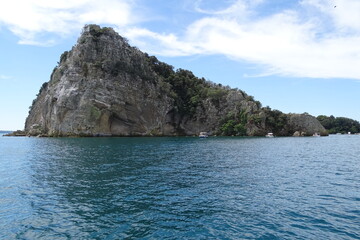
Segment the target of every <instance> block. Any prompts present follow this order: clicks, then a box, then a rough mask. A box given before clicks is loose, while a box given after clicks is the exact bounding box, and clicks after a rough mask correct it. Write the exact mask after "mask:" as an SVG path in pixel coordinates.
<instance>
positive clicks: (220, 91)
mask: <svg viewBox="0 0 360 240" xmlns="http://www.w3.org/2000/svg"><path fill="white" fill-rule="evenodd" d="M270 113H272V111H271V110H269V109H266V110H265V109H263V108H261V104H260V103H259V102H258V101H255V100H254V99H253V98H252V97H251V96H248V95H247V94H246V93H244V92H243V91H240V90H237V89H230V88H229V87H223V86H220V85H218V84H214V83H211V82H207V81H205V79H200V78H197V77H195V76H194V75H193V74H192V73H191V72H190V71H187V70H183V69H179V70H177V71H174V70H173V67H172V66H170V65H167V64H166V63H162V62H160V61H158V60H157V59H156V58H155V57H151V56H148V55H147V54H146V53H143V52H141V51H140V50H138V49H137V48H134V47H131V46H130V45H129V44H128V43H127V40H126V39H124V38H123V37H121V36H120V35H118V34H117V33H116V32H115V31H114V30H113V29H111V28H100V27H99V26H97V25H87V26H85V28H84V30H83V32H82V34H81V36H80V38H79V39H78V42H77V44H76V45H75V46H74V47H73V48H72V50H71V51H69V52H65V53H63V54H62V56H61V58H60V62H59V65H58V66H57V67H56V68H55V69H54V71H53V73H52V75H51V78H50V81H49V82H48V83H44V84H43V86H42V87H41V89H40V92H39V94H38V96H37V98H36V99H35V100H34V102H33V105H32V106H31V109H30V111H29V116H28V117H27V119H26V123H25V131H26V133H27V134H28V135H45V136H146V135H148V136H173V135H197V134H198V133H199V132H202V131H207V132H210V133H212V134H223V135H250V136H254V135H265V134H266V132H269V131H273V132H275V133H276V132H278V133H279V135H292V134H293V133H294V132H295V131H299V130H300V131H303V132H309V134H310V133H311V132H321V131H325V129H323V128H322V126H321V124H320V125H319V124H318V121H317V120H316V119H315V118H309V117H299V116H301V115H299V116H290V115H286V116H287V117H283V116H282V115H281V116H280V115H276V116H280V117H281V118H282V121H283V125H282V126H283V127H284V129H285V128H286V131H283V130H281V129H280V130H277V129H275V128H276V127H275V125H274V123H273V122H271V121H275V120H277V117H276V116H275V117H274V116H272V117H270V115H271V114H270ZM269 119H272V120H271V121H270V122H269ZM273 125H274V126H273ZM276 126H277V127H279V125H276Z"/></svg>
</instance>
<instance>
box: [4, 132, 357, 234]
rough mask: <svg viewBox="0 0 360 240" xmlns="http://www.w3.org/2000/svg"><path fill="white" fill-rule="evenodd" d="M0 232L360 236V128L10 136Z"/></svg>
mask: <svg viewBox="0 0 360 240" xmlns="http://www.w3.org/2000/svg"><path fill="white" fill-rule="evenodd" d="M0 239H360V136H330V137H323V138H316V137H308V138H273V139H267V138H220V137H219V138H208V139H198V138H26V137H23V138H12V137H8V138H5V137H0Z"/></svg>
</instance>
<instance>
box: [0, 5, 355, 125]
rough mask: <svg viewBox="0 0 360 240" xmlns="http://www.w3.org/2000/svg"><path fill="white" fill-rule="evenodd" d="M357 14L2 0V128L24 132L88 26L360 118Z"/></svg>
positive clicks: (272, 98)
mask: <svg viewBox="0 0 360 240" xmlns="http://www.w3.org/2000/svg"><path fill="white" fill-rule="evenodd" d="M19 6H21V8H20V7H19ZM335 6H336V7H335ZM359 12H360V1H358V0H302V1H296V0H292V1H289V0H224V1H218V0H206V1H205V0H152V1H149V0H102V1H98V0H62V1H60V0H51V1H50V0H11V1H6V0H2V1H1V8H0V89H1V91H0V112H1V117H0V129H3V130H4V129H8V130H16V129H23V127H24V121H25V118H26V116H27V113H28V108H29V106H30V105H31V102H32V100H33V99H34V98H35V96H36V94H37V93H38V91H39V89H40V87H41V85H42V83H44V82H46V81H48V80H49V78H50V74H51V72H52V70H53V68H54V67H55V66H56V65H57V62H58V60H59V57H60V55H61V53H62V52H64V51H67V50H70V49H71V47H72V46H73V45H74V44H75V43H76V40H77V38H78V37H79V35H80V33H81V29H82V27H83V26H84V25H85V24H89V23H95V24H99V25H101V26H110V27H113V28H114V29H115V30H116V31H117V32H118V33H119V34H120V35H122V36H124V37H126V38H128V39H129V42H130V44H132V45H134V46H137V47H138V48H139V49H141V50H143V51H145V52H148V53H149V54H151V55H155V56H157V57H158V58H159V59H160V60H162V61H165V62H167V63H169V64H171V65H173V66H174V67H175V68H184V69H188V70H191V71H193V72H194V73H195V74H196V75H197V76H198V77H204V78H206V79H208V80H211V81H213V82H216V83H221V84H223V85H229V86H231V87H237V88H239V89H242V90H244V91H245V92H247V93H248V94H250V95H253V96H254V97H255V99H257V100H259V101H261V102H262V104H263V106H270V107H271V108H273V109H279V110H281V111H283V112H286V113H288V112H294V113H303V112H308V113H310V114H312V115H315V116H317V115H320V114H325V115H334V116H344V117H349V118H353V119H356V120H360V111H359V105H360V94H359V93H360V14H359Z"/></svg>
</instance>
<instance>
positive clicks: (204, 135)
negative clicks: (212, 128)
mask: <svg viewBox="0 0 360 240" xmlns="http://www.w3.org/2000/svg"><path fill="white" fill-rule="evenodd" d="M207 137H209V135H208V133H207V132H200V134H199V138H207Z"/></svg>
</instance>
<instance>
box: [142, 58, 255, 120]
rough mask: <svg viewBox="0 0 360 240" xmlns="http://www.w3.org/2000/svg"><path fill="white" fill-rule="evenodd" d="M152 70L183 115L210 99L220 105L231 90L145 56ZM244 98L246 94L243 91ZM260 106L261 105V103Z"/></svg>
mask: <svg viewBox="0 0 360 240" xmlns="http://www.w3.org/2000/svg"><path fill="white" fill-rule="evenodd" d="M145 56H146V57H147V61H148V62H149V64H150V66H151V68H152V69H153V70H154V71H155V72H156V73H157V74H158V75H159V76H161V77H162V78H163V80H164V82H163V83H162V86H161V88H162V90H163V91H164V92H166V93H167V94H169V96H171V97H172V98H173V99H174V100H175V106H176V107H177V109H176V110H177V111H178V112H179V113H180V114H181V115H189V116H191V115H193V114H194V113H195V112H196V108H197V107H199V106H201V103H202V101H203V100H205V99H207V98H209V99H211V101H212V102H213V104H215V105H217V106H218V105H219V104H220V102H221V101H223V100H224V98H225V97H226V95H227V94H228V93H229V91H231V90H235V91H241V90H238V89H231V88H230V87H229V86H222V85H221V84H215V83H213V82H211V81H207V80H205V79H204V78H198V77H196V76H195V75H194V74H193V73H192V72H191V71H188V70H184V69H177V70H174V67H173V66H171V65H169V64H166V63H164V62H161V61H159V60H158V59H157V58H156V57H155V56H149V55H147V54H146V55H145ZM241 93H242V94H243V96H244V97H247V95H246V93H244V92H243V91H241ZM259 104H260V103H259Z"/></svg>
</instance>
